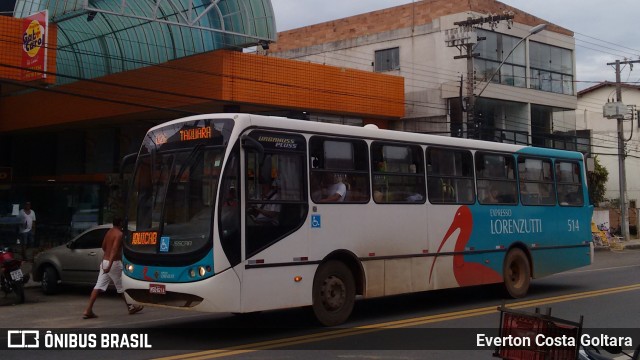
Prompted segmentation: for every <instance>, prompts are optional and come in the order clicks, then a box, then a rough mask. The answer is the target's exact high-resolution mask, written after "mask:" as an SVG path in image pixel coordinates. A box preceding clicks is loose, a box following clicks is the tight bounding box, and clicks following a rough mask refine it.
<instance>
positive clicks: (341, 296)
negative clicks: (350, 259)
mask: <svg viewBox="0 0 640 360" xmlns="http://www.w3.org/2000/svg"><path fill="white" fill-rule="evenodd" d="M355 297H356V286H355V280H354V278H353V274H352V273H351V270H349V268H348V267H347V266H346V265H345V264H344V263H342V262H340V261H336V260H330V261H327V262H326V263H324V264H322V265H320V267H319V268H318V271H317V272H316V275H315V277H314V279H313V312H314V313H315V315H316V318H317V319H318V321H319V322H320V323H321V324H322V325H324V326H335V325H339V324H342V323H343V322H345V321H346V320H347V319H348V318H349V315H351V311H352V310H353V304H354V302H355Z"/></svg>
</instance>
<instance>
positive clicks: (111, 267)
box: [82, 218, 143, 319]
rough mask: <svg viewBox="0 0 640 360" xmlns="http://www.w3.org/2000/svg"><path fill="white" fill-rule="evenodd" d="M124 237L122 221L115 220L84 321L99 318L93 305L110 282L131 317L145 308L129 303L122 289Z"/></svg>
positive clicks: (85, 311)
mask: <svg viewBox="0 0 640 360" xmlns="http://www.w3.org/2000/svg"><path fill="white" fill-rule="evenodd" d="M122 237H123V234H122V219H121V218H114V219H113V227H112V228H111V229H109V231H107V233H106V234H105V236H104V239H103V240H102V250H103V251H104V257H103V258H102V263H101V264H100V275H98V281H97V282H96V286H95V287H94V288H93V291H91V297H90V298H89V304H88V305H87V308H86V309H85V310H84V313H83V314H82V318H83V319H93V318H97V317H98V315H96V314H95V313H94V312H93V304H94V303H95V302H96V299H97V298H98V295H99V294H100V293H102V292H104V291H106V290H107V287H108V286H109V281H112V282H113V284H114V285H115V286H116V290H117V291H118V294H120V295H121V296H122V299H123V300H124V302H125V304H127V310H128V311H129V314H130V315H133V314H135V313H137V312H139V311H140V310H142V308H143V307H142V306H140V305H133V304H129V303H127V299H126V298H125V297H124V289H123V288H122Z"/></svg>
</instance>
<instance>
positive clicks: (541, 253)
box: [531, 246, 591, 278]
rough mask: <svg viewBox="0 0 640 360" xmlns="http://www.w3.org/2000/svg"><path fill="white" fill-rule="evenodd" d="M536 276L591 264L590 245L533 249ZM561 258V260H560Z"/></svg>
mask: <svg viewBox="0 0 640 360" xmlns="http://www.w3.org/2000/svg"><path fill="white" fill-rule="evenodd" d="M531 256H532V257H533V263H534V272H535V273H534V276H535V277H536V278H540V277H544V276H548V275H552V274H555V273H559V272H561V271H567V270H571V269H575V268H577V267H582V266H587V265H590V264H591V248H590V247H589V246H583V247H577V248H565V249H540V250H536V249H534V250H533V251H531ZM560 259H561V261H560Z"/></svg>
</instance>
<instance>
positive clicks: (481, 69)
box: [474, 30, 527, 87]
mask: <svg viewBox="0 0 640 360" xmlns="http://www.w3.org/2000/svg"><path fill="white" fill-rule="evenodd" d="M478 35H479V36H482V37H485V38H486V39H485V40H483V41H481V42H479V43H478V46H477V47H476V51H477V52H478V53H479V54H480V56H479V58H478V60H476V61H474V67H475V71H476V77H477V79H478V80H479V81H489V79H490V78H491V76H492V75H493V74H494V73H495V75H494V76H493V79H492V80H491V82H494V83H500V84H504V85H511V86H515V87H526V86H527V85H526V81H525V78H526V73H527V71H526V62H525V51H524V43H521V44H519V45H518V47H515V45H516V44H518V42H519V41H520V38H517V37H513V36H508V35H505V34H499V33H495V32H491V31H486V30H478ZM514 47H515V48H514ZM511 50H513V52H511ZM509 52H511V54H509ZM507 55H509V57H508V58H506V61H505V62H504V64H503V65H502V67H501V68H500V70H499V71H498V66H500V63H501V62H502V61H503V60H504V59H505V57H506V56H507ZM496 71H498V72H497V73H496Z"/></svg>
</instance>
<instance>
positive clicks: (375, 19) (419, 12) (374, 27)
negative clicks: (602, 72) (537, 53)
mask: <svg viewBox="0 0 640 360" xmlns="http://www.w3.org/2000/svg"><path fill="white" fill-rule="evenodd" d="M467 11H475V12H478V13H481V14H489V13H492V14H502V13H503V11H512V12H513V13H514V17H515V18H514V21H515V22H518V23H522V24H525V25H529V26H535V25H538V24H540V23H543V22H546V23H548V22H547V21H544V20H542V19H540V18H537V17H535V16H533V15H531V14H527V13H525V12H523V11H521V10H518V9H516V8H514V7H511V6H508V5H506V4H503V3H501V2H499V1H494V0H422V1H416V2H414V3H411V4H406V5H401V6H396V7H392V8H388V9H383V10H378V11H373V12H370V13H366V14H361V15H355V16H351V17H347V18H344V19H338V20H334V21H329V22H325V23H321V24H316V25H311V26H306V27H302V28H299V29H293V30H289V31H283V32H280V33H278V41H277V42H276V43H275V44H273V46H271V49H270V52H280V51H287V50H292V49H298V48H303V47H308V46H312V45H318V44H324V43H327V42H334V41H342V40H348V39H353V38H358V37H361V36H366V35H370V34H377V33H382V32H386V31H392V30H397V29H404V28H408V27H411V26H420V25H425V24H428V23H431V22H433V20H434V19H437V18H440V17H442V16H446V15H452V14H458V13H464V12H467ZM546 30H549V31H554V32H558V33H561V34H565V35H569V36H573V32H571V31H569V30H567V29H564V28H561V27H559V26H556V25H553V24H549V26H548V27H547V29H546Z"/></svg>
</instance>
